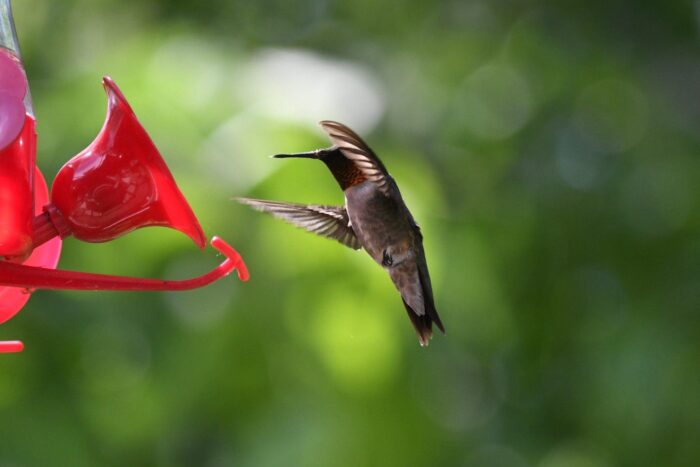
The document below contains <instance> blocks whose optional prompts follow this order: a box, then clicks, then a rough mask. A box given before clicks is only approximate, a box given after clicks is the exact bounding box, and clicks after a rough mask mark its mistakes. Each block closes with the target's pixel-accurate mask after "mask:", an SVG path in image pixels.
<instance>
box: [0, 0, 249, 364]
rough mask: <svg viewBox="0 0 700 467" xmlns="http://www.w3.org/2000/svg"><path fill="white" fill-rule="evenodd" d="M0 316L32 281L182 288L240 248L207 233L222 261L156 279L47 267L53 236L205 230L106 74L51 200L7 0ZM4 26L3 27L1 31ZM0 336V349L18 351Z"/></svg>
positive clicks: (242, 271) (38, 285) (1, 67)
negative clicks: (97, 127)
mask: <svg viewBox="0 0 700 467" xmlns="http://www.w3.org/2000/svg"><path fill="white" fill-rule="evenodd" d="M0 6H3V7H4V8H0V15H3V14H5V15H7V18H0V21H3V24H9V25H10V26H11V27H10V30H9V32H10V34H8V32H7V29H3V28H0V46H5V47H6V48H2V47H0V323H2V322H4V321H7V320H8V319H10V318H11V317H12V316H14V315H15V314H16V313H17V312H18V311H19V310H20V309H21V308H22V307H23V306H24V305H25V303H26V301H27V300H28V298H29V296H30V293H31V292H32V291H33V290H35V289H72V290H188V289H193V288H197V287H202V286H204V285H207V284H209V283H211V282H213V281H215V280H217V279H220V278H222V277H224V276H226V275H228V274H229V273H231V271H233V270H234V269H237V271H238V277H239V279H240V280H242V281H247V280H248V278H249V274H248V270H247V268H246V266H245V263H244V262H243V259H242V258H241V256H240V255H239V254H238V252H236V250H234V249H233V248H232V247H231V246H230V245H228V244H227V243H226V242H224V241H223V240H222V239H220V238H218V237H213V238H212V240H211V245H212V246H213V247H214V248H215V249H217V250H218V251H219V252H220V253H222V254H224V255H225V256H226V259H225V260H224V261H223V262H222V263H221V264H220V265H219V266H217V267H216V268H214V269H213V270H212V271H209V272H208V273H206V274H203V275H202V276H199V277H195V278H193V279H186V280H180V281H165V280H159V279H144V278H133V277H120V276H110V275H105V274H90V273H83V272H77V271H63V270H56V269H55V267H56V264H57V262H58V257H59V255H60V252H61V239H62V238H65V237H67V236H70V235H72V236H74V237H75V238H77V239H79V240H82V241H86V242H106V241H110V240H113V239H115V238H117V237H120V236H122V235H125V234H127V233H129V232H131V231H132V230H134V229H138V228H141V227H148V226H162V227H169V228H172V229H175V230H178V231H180V232H182V233H184V234H185V235H187V236H188V237H190V238H191V239H192V241H193V242H194V243H195V244H196V245H197V246H198V247H199V248H202V249H203V248H204V247H205V246H206V240H205V236H204V232H203V231H202V228H201V226H200V225H199V222H198V221H197V218H196V217H195V215H194V213H193V212H192V209H191V208H190V206H189V204H188V203H187V200H186V199H185V197H184V196H183V195H182V193H181V192H180V190H179V189H178V187H177V184H176V183H175V180H174V178H173V176H172V175H171V173H170V171H169V170H168V167H167V165H166V164H165V162H164V161H163V158H162V157H161V155H160V153H159V152H158V149H157V148H156V147H155V145H154V144H153V141H151V139H150V137H149V136H148V133H146V130H144V128H143V127H142V126H141V124H140V123H139V121H138V119H137V118H136V115H135V114H134V112H133V110H132V109H131V106H129V103H128V102H127V101H126V98H125V97H124V95H123V94H122V93H121V91H120V90H119V88H118V87H117V85H116V84H115V83H114V81H112V79H111V78H109V77H105V78H104V79H103V85H104V87H105V91H106V92H107V100H108V107H107V117H106V119H105V123H104V126H103V127H102V130H101V131H100V133H99V134H98V135H97V138H95V140H94V141H93V142H92V144H90V145H89V146H88V147H87V148H86V149H85V150H84V151H82V152H81V153H80V154H78V155H76V156H75V157H73V158H72V159H71V160H70V161H68V163H66V164H65V165H64V166H63V167H62V168H61V170H60V171H59V173H58V174H57V176H56V178H55V180H54V183H53V187H52V189H51V198H50V199H49V196H48V189H47V187H46V183H45V182H44V178H43V176H42V174H41V172H40V171H39V170H38V169H37V168H36V165H35V154H36V133H35V122H34V117H33V112H32V109H31V102H30V100H29V98H28V95H27V81H26V76H25V73H24V69H23V68H22V65H21V62H20V60H19V54H18V53H17V50H18V49H17V44H16V40H15V38H14V34H13V32H14V30H13V29H12V18H11V15H10V14H9V3H8V0H0ZM3 34H5V35H3ZM22 348H23V345H22V343H21V342H19V341H5V342H2V341H0V353H2V352H17V351H21V350H22Z"/></svg>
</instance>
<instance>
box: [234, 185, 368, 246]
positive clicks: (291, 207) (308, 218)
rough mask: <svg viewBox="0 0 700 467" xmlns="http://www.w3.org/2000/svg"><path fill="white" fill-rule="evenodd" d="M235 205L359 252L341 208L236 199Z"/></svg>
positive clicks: (346, 214) (343, 210)
mask: <svg viewBox="0 0 700 467" xmlns="http://www.w3.org/2000/svg"><path fill="white" fill-rule="evenodd" d="M236 201H238V202H239V203H243V204H247V205H248V206H252V207H253V208H254V209H257V210H258V211H264V212H268V213H270V214H272V215H273V216H275V217H278V218H280V219H282V220H285V221H287V222H289V223H290V224H293V225H296V226H297V227H301V228H303V229H306V230H308V231H309V232H311V233H315V234H317V235H321V236H323V237H327V238H332V239H334V240H337V241H339V242H340V243H342V244H343V245H346V246H349V247H350V248H352V249H353V250H359V249H360V248H362V245H360V241H359V240H358V239H357V236H356V235H355V231H354V230H353V229H352V226H351V225H350V218H349V217H348V213H347V211H346V210H345V207H344V206H318V205H306V204H292V203H279V202H276V201H265V200H261V199H252V198H236Z"/></svg>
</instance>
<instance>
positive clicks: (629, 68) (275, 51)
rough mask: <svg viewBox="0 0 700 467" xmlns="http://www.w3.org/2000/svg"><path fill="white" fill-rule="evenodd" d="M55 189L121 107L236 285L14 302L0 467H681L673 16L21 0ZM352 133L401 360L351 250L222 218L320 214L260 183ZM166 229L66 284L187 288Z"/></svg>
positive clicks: (148, 232)
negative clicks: (85, 279)
mask: <svg viewBox="0 0 700 467" xmlns="http://www.w3.org/2000/svg"><path fill="white" fill-rule="evenodd" d="M14 9H15V22H16V25H17V29H18V34H19V37H20V43H21V47H22V54H23V59H24V63H25V66H26V69H27V73H28V76H29V81H30V86H31V91H32V98H33V102H34V108H35V112H36V117H37V122H38V133H39V141H38V163H39V166H40V168H41V169H42V170H43V172H44V174H45V175H46V176H47V179H48V180H49V181H50V180H51V179H52V177H53V175H54V174H55V173H56V172H57V171H58V169H59V168H60V167H61V165H62V164H63V163H64V162H65V161H66V160H68V159H69V158H70V157H71V156H72V155H73V154H76V153H77V152H79V151H80V150H81V149H82V148H83V147H85V146H86V145H87V144H88V143H89V142H90V141H91V140H92V138H93V137H94V136H95V134H96V133H97V132H98V131H99V129H100V127H101V124H102V120H103V117H104V109H105V99H104V94H103V91H102V89H101V87H100V84H99V83H100V78H101V76H102V75H103V74H109V75H111V76H112V77H113V78H114V79H115V81H116V82H117V83H118V84H119V86H120V87H121V88H122V90H123V92H124V94H125V95H126V97H127V98H128V99H129V101H130V103H131V105H132V107H133V108H134V110H135V112H136V114H137V115H138V117H139V119H140V120H141V122H142V123H143V124H144V126H145V127H146V129H147V130H148V131H149V133H150V134H151V136H152V138H153V139H154V141H155V143H156V144H157V146H158V147H159V148H160V150H161V152H162V153H163V155H164V158H165V159H166V161H167V162H168V164H169V166H170V167H171V170H172V172H173V175H174V176H175V178H176V180H177V181H178V183H179V185H180V187H181V189H182V191H183V192H184V194H185V196H186V197H187V198H188V200H189V201H190V203H191V205H192V207H193V209H194V211H195V212H196V213H197V215H198V217H199V219H200V221H201V223H202V225H203V227H204V229H205V231H206V232H207V234H208V235H210V236H211V235H213V234H217V235H219V236H221V237H223V238H225V239H226V240H228V241H229V242H230V243H231V244H232V245H234V246H235V247H236V248H237V249H238V250H239V251H240V252H241V253H242V255H243V256H244V258H245V259H246V261H247V264H248V266H249V268H250V272H251V275H252V279H251V281H250V282H249V283H246V284H243V283H240V282H239V281H237V280H236V279H235V278H227V279H225V280H223V281H221V282H218V283H216V284H214V285H212V286H210V287H208V288H206V289H203V290H199V291H193V292H186V293H181V294H169V293H168V294H153V293H151V294H148V293H87V292H83V293H79V292H43V291H42V292H37V293H36V294H35V295H34V296H33V297H32V299H31V300H30V301H29V303H28V305H27V307H26V308H25V309H24V310H23V311H22V312H21V313H20V314H19V315H18V316H16V317H15V318H14V319H13V320H12V321H10V322H8V323H6V324H4V325H2V327H1V328H0V330H1V332H2V336H0V337H2V338H21V339H22V340H24V341H25V343H26V346H27V348H26V350H25V351H24V353H22V354H19V355H6V356H2V357H0V466H3V467H5V466H8V467H9V466H71V467H78V466H94V465H130V466H137V465H162V466H191V465H198V466H199V465H202V466H234V465H235V466H279V465H290V466H297V465H298V466H330V465H332V466H359V465H376V466H379V465H381V466H386V465H392V466H393V465H395V466H452V465H455V466H456V465H459V466H475V467H482V466H498V467H520V466H537V467H570V466H573V467H612V466H640V465H650V466H686V465H688V466H690V465H698V463H699V462H700V444H698V426H699V424H700V378H699V377H698V375H699V374H700V313H699V312H700V293H699V292H698V290H700V289H699V288H698V285H699V284H700V235H699V234H700V203H699V202H698V201H699V200H700V184H698V180H700V158H699V154H700V124H699V123H698V122H700V118H699V117H700V112H699V111H698V109H700V87H698V78H699V77H700V58H699V57H700V55H698V52H699V48H698V34H700V32H699V31H700V23H699V20H698V15H697V5H696V4H693V3H691V2H620V1H605V2H603V1H597V0H595V1H587V2H577V1H574V2H537V1H534V2H519V1H508V0H503V1H486V0H481V1H476V0H475V1H472V0H448V1H438V0H435V1H425V0H408V1H401V2H399V1H386V2H370V1H366V0H356V1H353V2H338V1H332V0H301V1H290V2H286V1H280V0H275V1H273V0H265V1H257V2H251V1H240V0H233V1H223V0H221V1H206V2H185V1H166V0H160V1H158V0H150V1H136V0H131V1H124V0H122V1H117V0H100V1H93V0H90V1H88V0H62V1H44V0H27V1H15V3H14ZM322 119H338V120H341V121H344V122H345V123H348V124H349V125H350V126H353V127H355V128H356V129H357V130H358V132H359V133H361V134H362V135H363V136H364V137H365V139H366V140H367V141H368V142H369V144H370V145H371V146H372V147H373V148H374V149H375V150H376V152H377V153H378V154H379V155H380V156H381V157H382V159H383V160H384V162H385V164H386V165H387V167H388V168H389V170H390V171H391V172H392V174H393V175H394V177H395V178H396V180H397V182H398V183H399V185H400V186H401V189H402V192H403V194H404V197H405V199H406V200H407V202H408V204H409V207H410V208H411V209H412V211H413V212H414V215H415V217H416V219H417V220H418V222H419V223H420V224H421V226H422V229H423V232H424V234H425V247H426V252H427V257H428V262H429V266H430V269H431V274H432V276H433V283H434V284H433V285H434V289H435V296H436V302H437V307H438V310H439V311H440V313H441V316H442V317H443V321H444V323H445V326H446V328H447V336H445V337H443V336H441V335H437V336H436V337H435V338H434V339H433V341H432V343H431V345H430V347H429V348H427V349H421V348H420V347H419V346H418V343H417V339H416V338H415V335H414V333H413V330H412V329H411V326H410V324H409V322H408V320H407V319H406V316H405V312H404V310H403V307H402V304H401V300H400V299H399V296H398V295H397V294H396V292H395V290H394V288H393V285H392V284H391V283H390V281H389V279H388V277H387V276H386V274H385V273H384V272H383V271H382V270H381V268H379V267H378V266H377V265H376V264H374V263H373V262H372V261H371V260H370V258H369V257H367V256H366V255H364V253H361V252H354V251H351V250H349V249H345V248H343V247H341V246H339V245H337V244H335V243H333V242H330V241H327V240H324V239H319V238H315V237H313V236H311V235H309V234H306V233H304V232H302V231H299V230H297V229H294V228H293V227H290V226H288V225H286V224H284V223H282V222H280V221H277V220H274V219H271V218H269V217H266V216H264V215H262V214H260V213H256V212H252V211H251V210H249V209H247V208H246V207H244V206H240V205H237V204H236V203H234V202H233V201H232V200H231V198H232V197H234V196H254V197H260V198H269V199H277V200H286V201H293V202H312V203H327V204H340V203H342V202H343V197H342V193H341V192H340V191H339V190H338V189H337V187H336V186H335V182H334V181H333V179H332V178H331V176H330V175H329V174H328V173H327V172H326V169H325V167H323V166H322V165H321V164H315V163H313V162H311V161H287V160H285V161H280V160H271V159H269V158H268V157H267V156H269V155H270V154H274V153H276V152H297V151H305V150H311V149H315V148H318V147H323V146H325V145H327V144H328V143H327V140H326V138H325V137H324V135H323V134H322V132H321V131H320V130H319V129H318V127H317V126H316V122H317V121H319V120H322ZM219 259H220V258H217V257H216V256H215V255H214V253H213V250H211V249H208V250H207V251H206V252H204V253H202V252H199V251H198V250H196V248H194V246H193V245H192V244H191V243H188V240H187V239H186V238H185V237H184V236H182V235H180V234H178V233H177V232H174V231H169V230H165V229H158V228H153V229H144V230H140V231H137V232H134V233H132V234H129V235H128V236H125V237H123V238H121V239H118V240H116V241H114V242H110V243H107V244H99V245H92V244H84V243H80V242H78V241H76V240H74V239H67V240H66V241H65V243H64V250H63V255H62V258H61V263H60V267H62V268H65V269H77V270H85V271H93V272H104V273H112V274H122V275H135V276H147V277H167V278H183V277H188V276H191V275H196V274H198V273H201V272H202V271H205V270H207V269H208V268H211V267H213V266H214V265H215V264H216V261H217V260H219Z"/></svg>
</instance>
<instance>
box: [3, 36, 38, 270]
mask: <svg viewBox="0 0 700 467" xmlns="http://www.w3.org/2000/svg"><path fill="white" fill-rule="evenodd" d="M26 89H27V84H26V75H25V73H24V69H23V68H22V65H21V63H20V61H19V60H18V59H17V58H16V57H15V56H14V55H13V54H12V52H10V51H8V50H6V49H3V48H0V258H2V257H4V258H6V259H11V260H22V259H24V258H25V257H26V256H27V255H28V254H29V253H31V250H32V218H33V215H34V166H35V163H36V161H35V159H36V131H35V129H36V123H35V120H34V117H32V116H31V115H29V114H27V113H26V111H25V110H24V109H25V106H24V97H25V94H26ZM20 106H21V108H20ZM17 130H19V131H17Z"/></svg>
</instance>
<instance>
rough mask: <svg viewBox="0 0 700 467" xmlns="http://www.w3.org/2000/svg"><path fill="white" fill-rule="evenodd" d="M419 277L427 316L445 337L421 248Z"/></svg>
mask: <svg viewBox="0 0 700 467" xmlns="http://www.w3.org/2000/svg"><path fill="white" fill-rule="evenodd" d="M418 277H419V279H420V285H421V290H422V292H423V302H424V305H425V314H426V315H428V316H429V317H430V319H431V320H432V321H433V322H434V323H435V325H436V326H437V327H438V329H439V330H440V332H442V334H443V335H445V326H443V324H442V321H441V320H440V316H439V315H438V312H437V309H436V308H435V298H434V297H433V285H432V284H431V283H430V273H428V263H427V262H426V261H425V252H424V251H423V249H422V248H421V251H420V261H418Z"/></svg>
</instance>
